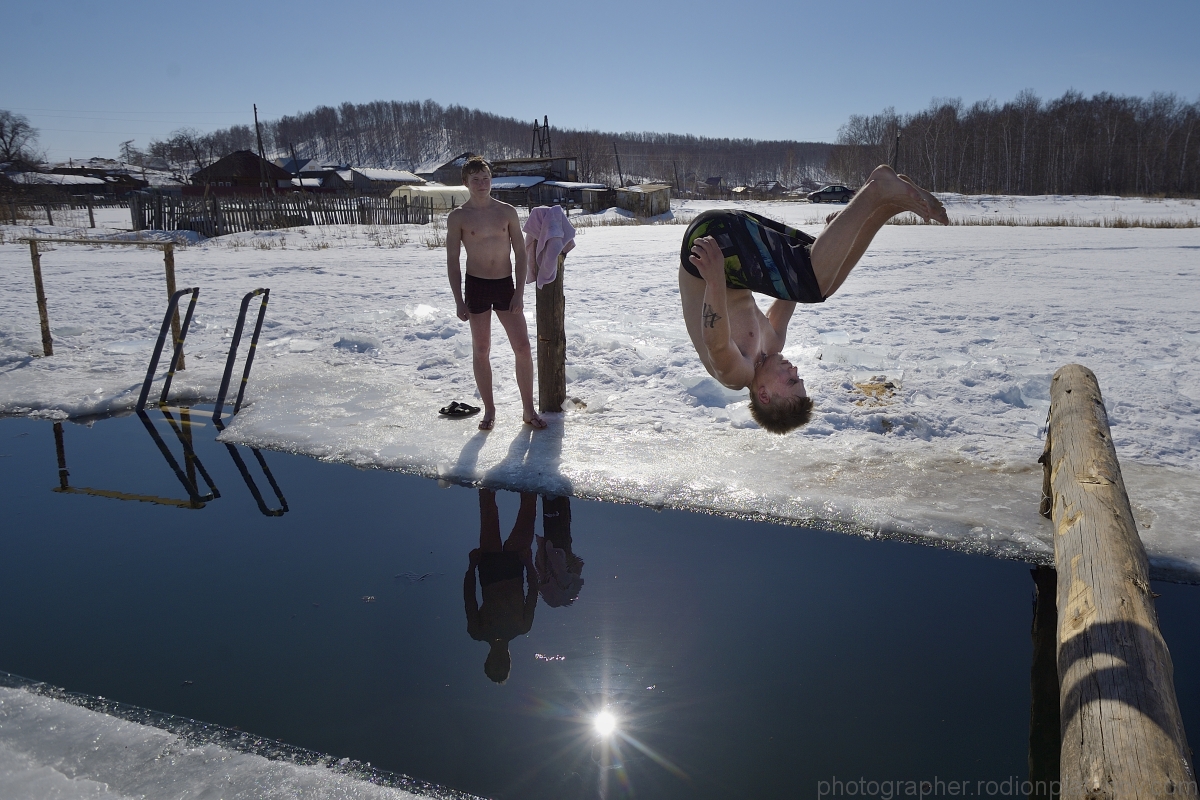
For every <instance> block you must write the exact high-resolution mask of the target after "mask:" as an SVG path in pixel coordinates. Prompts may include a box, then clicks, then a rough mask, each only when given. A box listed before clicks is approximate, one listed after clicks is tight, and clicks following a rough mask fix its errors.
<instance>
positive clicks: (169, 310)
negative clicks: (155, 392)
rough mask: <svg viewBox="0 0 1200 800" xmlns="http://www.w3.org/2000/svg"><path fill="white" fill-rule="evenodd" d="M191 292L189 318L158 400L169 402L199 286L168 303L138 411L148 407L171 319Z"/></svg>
mask: <svg viewBox="0 0 1200 800" xmlns="http://www.w3.org/2000/svg"><path fill="white" fill-rule="evenodd" d="M189 292H190V293H191V295H192V301H191V303H189V304H188V310H187V316H186V317H185V318H184V320H183V326H182V327H181V328H180V331H179V338H178V339H177V340H176V341H175V349H174V351H173V352H172V354H171V366H170V369H169V370H168V371H167V378H166V380H165V381H164V382H163V390H162V395H161V396H160V397H159V399H158V402H160V403H165V402H167V392H168V391H170V389H171V380H172V379H173V378H174V377H175V369H176V367H177V366H178V365H179V357H180V355H181V354H182V353H183V340H184V339H186V338H187V332H188V326H190V325H191V324H192V312H193V311H195V310H196V299H197V298H199V297H200V287H198V286H196V287H193V288H191V289H180V290H179V291H177V292H175V293H174V294H173V295H171V300H170V301H169V302H168V303H167V313H166V315H165V316H163V323H162V329H161V330H159V332H158V341H156V342H155V343H154V354H153V355H152V356H150V366H149V367H148V368H147V369H146V380H145V381H144V382H143V383H142V393H141V394H140V395H138V401H137V405H136V406H135V407H134V408H135V410H137V411H141V410H142V409H143V408H145V407H146V398H147V397H149V396H150V386H151V384H153V383H154V372H155V370H157V369H158V360H159V358H161V357H162V349H163V343H164V342H165V341H166V338H167V331H169V330H171V317H172V316H173V315H174V313H175V308H176V307H177V306H178V305H179V300H180V298H182V297H183V296H184V295H185V294H188V293H189Z"/></svg>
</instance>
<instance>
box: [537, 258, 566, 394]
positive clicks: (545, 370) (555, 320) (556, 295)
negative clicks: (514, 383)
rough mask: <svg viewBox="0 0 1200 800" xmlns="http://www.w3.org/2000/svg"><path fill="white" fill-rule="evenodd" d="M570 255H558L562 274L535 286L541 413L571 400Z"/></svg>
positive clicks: (559, 270)
mask: <svg viewBox="0 0 1200 800" xmlns="http://www.w3.org/2000/svg"><path fill="white" fill-rule="evenodd" d="M565 271H566V258H565V257H564V256H561V255H560V256H559V257H558V275H557V276H555V278H554V280H553V281H551V282H550V283H548V284H546V285H545V286H543V287H542V288H541V289H535V290H534V291H535V292H536V293H537V368H538V413H539V414H545V413H547V412H553V411H562V404H563V402H564V401H566V399H567V331H566V323H565V321H564V315H565V312H566V300H565V299H564V297H563V273H564V272H565Z"/></svg>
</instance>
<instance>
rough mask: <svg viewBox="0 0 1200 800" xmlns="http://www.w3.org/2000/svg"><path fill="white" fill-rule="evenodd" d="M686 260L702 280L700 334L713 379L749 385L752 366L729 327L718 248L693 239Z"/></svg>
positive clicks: (709, 240)
mask: <svg viewBox="0 0 1200 800" xmlns="http://www.w3.org/2000/svg"><path fill="white" fill-rule="evenodd" d="M688 260H690V261H691V262H692V264H694V265H695V266H696V269H697V270H699V272H700V276H701V277H702V278H704V300H703V301H702V303H701V306H700V314H701V317H700V333H701V336H702V338H703V340H704V346H705V348H706V349H707V350H708V355H709V361H710V363H711V364H712V368H713V369H714V370H715V371H716V377H717V380H719V381H720V382H721V383H723V384H725V385H726V386H729V387H736V388H742V387H745V386H749V385H750V381H751V380H753V378H754V365H753V364H752V363H751V362H750V361H749V359H747V358H746V357H745V356H744V355H742V351H741V350H739V349H738V347H737V344H736V343H734V341H733V329H732V328H730V327H729V308H728V301H727V297H726V293H725V292H726V290H725V257H724V256H722V255H721V248H720V246H719V245H717V242H716V240H715V239H713V238H712V237H711V236H704V237H702V238H700V239H697V240H696V242H695V244H694V245H693V246H692V253H691V255H690V256H689V257H688Z"/></svg>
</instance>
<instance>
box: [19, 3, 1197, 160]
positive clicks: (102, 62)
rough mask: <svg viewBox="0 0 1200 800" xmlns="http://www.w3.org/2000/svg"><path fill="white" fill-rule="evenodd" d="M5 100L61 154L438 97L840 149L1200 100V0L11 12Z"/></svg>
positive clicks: (224, 6)
mask: <svg viewBox="0 0 1200 800" xmlns="http://www.w3.org/2000/svg"><path fill="white" fill-rule="evenodd" d="M4 18H5V28H6V30H5V35H4V47H3V48H0V75H3V76H4V78H3V80H0V108H3V109H8V110H11V111H15V112H17V113H21V114H24V115H25V116H27V117H28V118H29V119H30V121H31V122H32V123H33V124H34V125H35V127H37V128H39V129H40V131H41V140H40V145H41V147H42V148H43V149H45V150H46V151H47V153H48V155H49V156H50V158H51V159H54V160H59V159H66V158H67V157H75V158H79V157H88V156H93V155H100V156H115V155H116V154H117V148H118V144H119V143H120V142H121V141H122V140H124V139H134V140H135V144H136V145H137V146H140V147H145V146H146V145H147V144H148V143H149V142H150V140H151V139H153V138H164V137H166V135H167V134H169V133H170V132H171V131H172V130H175V129H177V128H181V127H185V126H188V127H194V128H197V129H199V130H202V131H207V130H213V129H215V128H220V127H225V126H227V125H231V124H235V123H245V124H250V123H252V121H253V117H252V109H251V104H252V103H258V108H259V114H260V116H261V117H262V118H264V119H273V118H277V117H279V116H281V115H283V114H291V113H295V112H297V111H304V110H308V109H311V108H313V107H315V106H317V105H322V104H324V105H337V104H339V103H342V102H346V101H350V102H367V101H371V100H424V99H432V100H436V101H437V102H439V103H442V104H445V105H449V104H453V103H457V104H461V105H465V106H468V107H473V108H479V109H481V110H485V111H490V112H493V113H496V114H501V115H506V116H514V117H517V118H520V119H529V120H530V121H531V122H532V120H533V119H534V118H535V117H537V118H539V119H540V118H541V117H542V115H544V114H548V115H549V116H550V121H551V123H552V124H554V125H559V126H563V127H576V128H596V129H600V130H610V131H630V130H646V131H662V132H667V131H670V132H675V133H692V134H697V135H706V136H731V137H749V138H756V139H774V138H789V139H801V140H816V141H831V140H832V139H833V137H834V136H836V134H837V129H838V127H839V126H840V125H841V124H843V123H844V122H845V121H846V118H847V117H848V116H849V115H850V114H856V113H857V114H870V113H875V112H878V111H880V110H882V109H883V108H885V107H887V106H894V107H895V108H896V110H897V111H899V112H902V113H903V112H909V111H916V110H919V109H921V108H924V107H926V106H928V105H929V103H930V101H931V99H933V98H935V97H959V98H962V100H963V101H964V102H965V103H967V104H968V105H969V104H970V103H972V102H974V101H975V100H982V99H987V98H989V97H990V98H994V99H996V100H998V101H1000V102H1003V101H1005V100H1009V99H1011V98H1013V97H1014V96H1015V95H1016V94H1017V93H1018V92H1019V91H1021V90H1022V89H1026V88H1028V89H1033V90H1034V91H1035V92H1036V93H1037V94H1038V95H1039V96H1041V97H1042V98H1043V99H1048V98H1054V97H1058V96H1060V95H1061V94H1062V93H1063V92H1064V91H1066V90H1068V89H1075V90H1077V91H1080V92H1082V93H1084V94H1085V95H1089V96H1090V95H1092V94H1095V93H1098V92H1111V93H1114V94H1132V95H1143V96H1145V95H1148V94H1149V93H1151V92H1154V91H1164V92H1175V93H1177V94H1179V95H1180V96H1181V97H1183V98H1184V99H1186V100H1188V101H1195V100H1197V99H1198V98H1200V47H1198V46H1197V45H1196V33H1197V31H1200V0H1140V2H1137V3H1135V2H1131V1H1130V0H1126V1H1125V2H1121V3H1117V2H1109V0H1093V1H1092V2H1056V1H1055V0H1040V1H1038V2H1029V0H1009V2H1005V3H998V2H995V1H994V0H990V1H989V2H974V1H973V0H959V2H953V3H943V2H933V3H925V4H921V3H917V2H911V0H910V2H905V3H899V2H890V3H884V2H874V1H873V0H870V1H865V2H854V1H853V0H847V1H846V2H821V3H811V2H802V1H801V2H773V1H772V0H727V2H711V1H710V0H698V1H697V2H679V1H665V0H662V1H660V0H641V1H640V2H628V1H627V0H607V1H606V2H595V3H584V2H561V1H560V2H544V1H543V0H531V1H527V2H520V3H517V2H493V3H488V2H474V1H473V0H463V1H461V2H437V1H436V0H435V2H410V1H409V0H392V2H378V3H366V2H359V1H358V0H340V1H339V2H325V3H314V2H308V1H307V0H294V1H293V2H288V3H283V2H275V0H244V1H243V2H239V3H231V2H224V1H223V0H213V1H212V2H203V3H195V2H188V3H180V2H164V0H156V2H120V0H114V1H113V2H104V3H97V2H94V1H91V2H83V1H82V0H76V1H74V2H66V1H63V0H39V2H36V3H35V2H25V3H20V4H18V3H16V2H13V3H9V4H7V5H6V7H5V13H4Z"/></svg>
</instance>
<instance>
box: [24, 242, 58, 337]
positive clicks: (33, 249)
mask: <svg viewBox="0 0 1200 800" xmlns="http://www.w3.org/2000/svg"><path fill="white" fill-rule="evenodd" d="M29 260H30V261H32V262H33V288H34V290H35V291H36V292H37V307H38V319H39V320H40V321H41V323H42V355H44V356H52V355H54V341H53V340H52V339H51V338H50V312H49V311H47V310H46V290H45V289H43V288H42V256H41V254H40V253H38V246H37V242H30V243H29Z"/></svg>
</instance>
